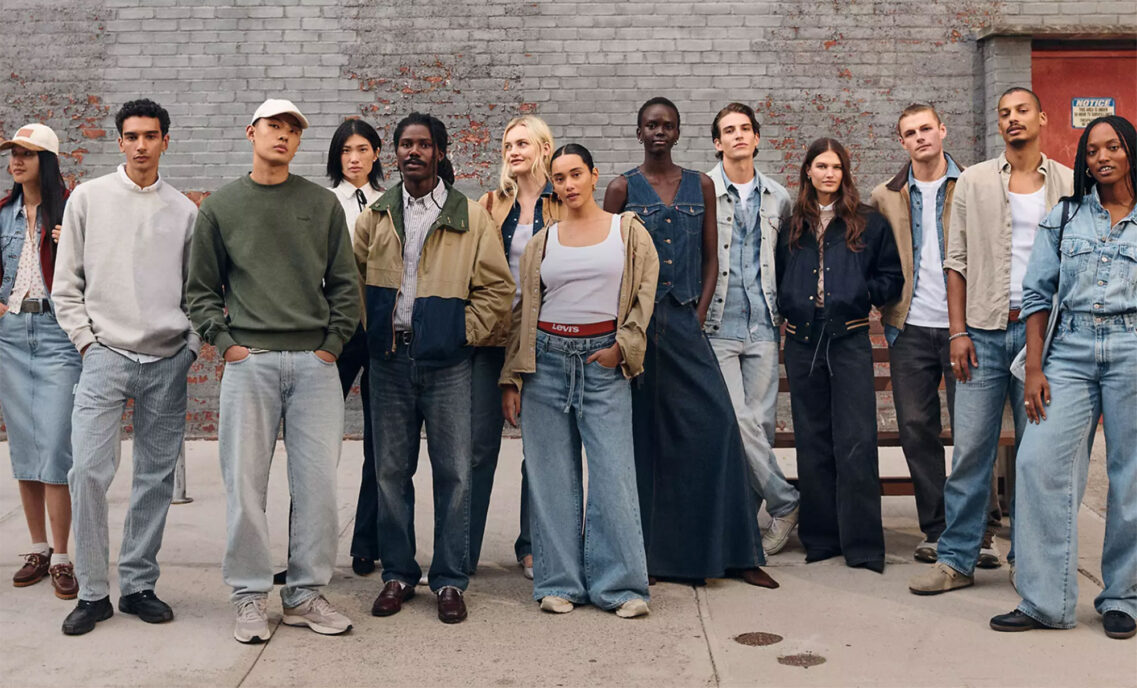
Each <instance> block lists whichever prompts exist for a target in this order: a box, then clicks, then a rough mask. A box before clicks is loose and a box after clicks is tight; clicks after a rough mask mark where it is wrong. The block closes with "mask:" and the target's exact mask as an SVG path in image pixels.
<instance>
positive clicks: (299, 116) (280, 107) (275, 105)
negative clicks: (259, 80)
mask: <svg viewBox="0 0 1137 688" xmlns="http://www.w3.org/2000/svg"><path fill="white" fill-rule="evenodd" d="M277 115H292V116H293V117H295V118H296V120H297V121H298V122H300V128H301V129H307V128H308V118H307V117H305V116H304V115H303V113H301V112H300V108H298V107H296V106H295V105H293V104H292V101H291V100H284V99H283V98H269V99H268V100H266V101H265V102H263V103H261V106H260V107H258V108H257V111H256V112H254V113H253V119H252V120H251V121H250V122H249V126H252V125H254V124H256V123H257V120H258V119H261V118H262V117H276V116H277Z"/></svg>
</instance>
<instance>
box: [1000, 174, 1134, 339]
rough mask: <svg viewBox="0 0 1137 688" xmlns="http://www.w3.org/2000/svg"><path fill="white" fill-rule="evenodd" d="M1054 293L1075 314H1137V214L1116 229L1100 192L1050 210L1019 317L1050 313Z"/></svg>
mask: <svg viewBox="0 0 1137 688" xmlns="http://www.w3.org/2000/svg"><path fill="white" fill-rule="evenodd" d="M1067 203H1069V204H1070V210H1069V220H1068V221H1067V222H1066V228H1065V230H1060V228H1061V226H1062V212H1063V207H1064V206H1065V205H1066V204H1067ZM1059 234H1061V239H1062V243H1061V245H1059V243H1058V239H1059ZM1055 291H1057V292H1058V303H1059V304H1061V308H1062V309H1063V310H1068V311H1071V312H1074V313H1092V314H1094V315H1117V314H1119V313H1133V312H1137V208H1135V209H1134V210H1132V211H1131V212H1130V213H1129V214H1128V215H1126V216H1125V217H1124V218H1122V219H1121V221H1120V222H1118V223H1117V224H1116V225H1115V226H1111V225H1110V217H1109V212H1108V211H1107V210H1106V209H1105V208H1103V207H1102V204H1101V200H1100V198H1099V197H1098V190H1097V188H1096V187H1095V188H1094V189H1093V190H1091V191H1090V193H1088V194H1086V195H1085V196H1083V197H1082V201H1081V203H1077V202H1075V201H1072V200H1070V199H1068V198H1067V199H1063V200H1062V201H1060V202H1059V203H1058V205H1056V206H1054V208H1053V209H1051V211H1050V213H1048V214H1047V216H1046V217H1045V218H1044V219H1043V220H1042V222H1041V223H1039V225H1038V234H1037V235H1036V236H1035V239H1034V250H1033V251H1032V252H1031V254H1030V262H1029V263H1027V269H1026V276H1025V277H1024V278H1023V302H1022V312H1021V313H1020V316H1019V317H1020V318H1025V317H1027V316H1028V315H1031V314H1033V313H1038V312H1041V311H1049V310H1050V309H1051V307H1052V299H1053V297H1054V293H1055Z"/></svg>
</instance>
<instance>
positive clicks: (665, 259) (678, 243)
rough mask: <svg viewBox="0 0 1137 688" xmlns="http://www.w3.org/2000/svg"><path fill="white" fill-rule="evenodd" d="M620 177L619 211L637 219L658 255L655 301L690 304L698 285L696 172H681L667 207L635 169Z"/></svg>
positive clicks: (699, 190) (699, 250) (700, 217)
mask: <svg viewBox="0 0 1137 688" xmlns="http://www.w3.org/2000/svg"><path fill="white" fill-rule="evenodd" d="M624 177H625V178H626V179H627V181H628V198H627V200H626V201H624V207H623V208H622V210H631V211H632V212H634V213H635V214H636V215H638V216H639V218H640V221H641V222H643V224H644V227H646V228H647V231H648V233H649V234H651V239H652V242H654V243H655V250H656V252H657V253H658V254H659V285H658V288H657V289H656V291H655V302H656V303H659V302H660V301H662V300H663V297H664V296H666V295H667V294H669V293H670V294H671V296H672V297H674V298H675V300H676V301H678V302H679V303H681V304H689V303H694V302H695V301H697V300H698V298H699V291H700V289H701V285H702V256H703V250H702V249H703V213H704V211H705V209H704V207H703V188H702V183H701V182H700V173H698V172H696V171H694V170H688V169H684V170H683V177H682V179H680V181H679V190H678V191H677V192H676V193H675V200H673V201H672V202H671V205H664V204H663V199H661V198H660V197H659V194H657V193H656V192H655V189H653V188H652V186H651V184H649V183H648V181H647V179H645V178H644V176H643V175H642V174H641V173H640V171H639V169H631V170H628V171H627V172H625V173H624Z"/></svg>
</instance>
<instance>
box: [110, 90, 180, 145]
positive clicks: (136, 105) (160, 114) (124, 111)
mask: <svg viewBox="0 0 1137 688" xmlns="http://www.w3.org/2000/svg"><path fill="white" fill-rule="evenodd" d="M129 117H156V118H157V119H158V124H159V126H161V128H162V136H165V135H167V134H169V133H170V113H168V112H166V108H164V107H162V106H161V105H159V104H158V103H155V102H154V101H152V100H150V99H149V98H142V99H141V100H132V101H130V102H128V103H123V106H122V107H121V108H119V109H118V112H117V113H116V114H115V116H114V125H115V128H116V129H118V135H119V136H122V123H123V122H125V121H126V120H127V118H129Z"/></svg>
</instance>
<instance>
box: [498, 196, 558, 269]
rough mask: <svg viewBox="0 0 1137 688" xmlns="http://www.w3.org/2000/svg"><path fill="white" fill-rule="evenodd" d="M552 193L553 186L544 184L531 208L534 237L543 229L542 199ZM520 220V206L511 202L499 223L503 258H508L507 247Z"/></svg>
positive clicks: (515, 202) (511, 242)
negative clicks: (503, 218)
mask: <svg viewBox="0 0 1137 688" xmlns="http://www.w3.org/2000/svg"><path fill="white" fill-rule="evenodd" d="M552 193H553V185H552V184H551V183H546V184H545V188H544V189H543V190H542V191H541V195H540V196H539V197H538V198H537V203H536V204H535V205H534V206H533V234H532V236H536V235H537V232H540V231H541V230H542V229H544V228H545V218H544V217H543V215H544V211H543V210H542V208H543V207H544V205H545V204H544V202H543V201H544V198H545V197H546V196H550V195H552ZM520 220H521V204H520V203H518V202H517V201H516V200H514V201H513V207H512V208H510V210H509V214H508V215H506V216H505V220H504V221H503V222H502V223H501V240H502V242H503V243H504V244H505V256H506V258H508V257H509V247H510V246H511V245H512V244H513V235H514V233H515V232H517V224H518V222H519V221H520Z"/></svg>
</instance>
